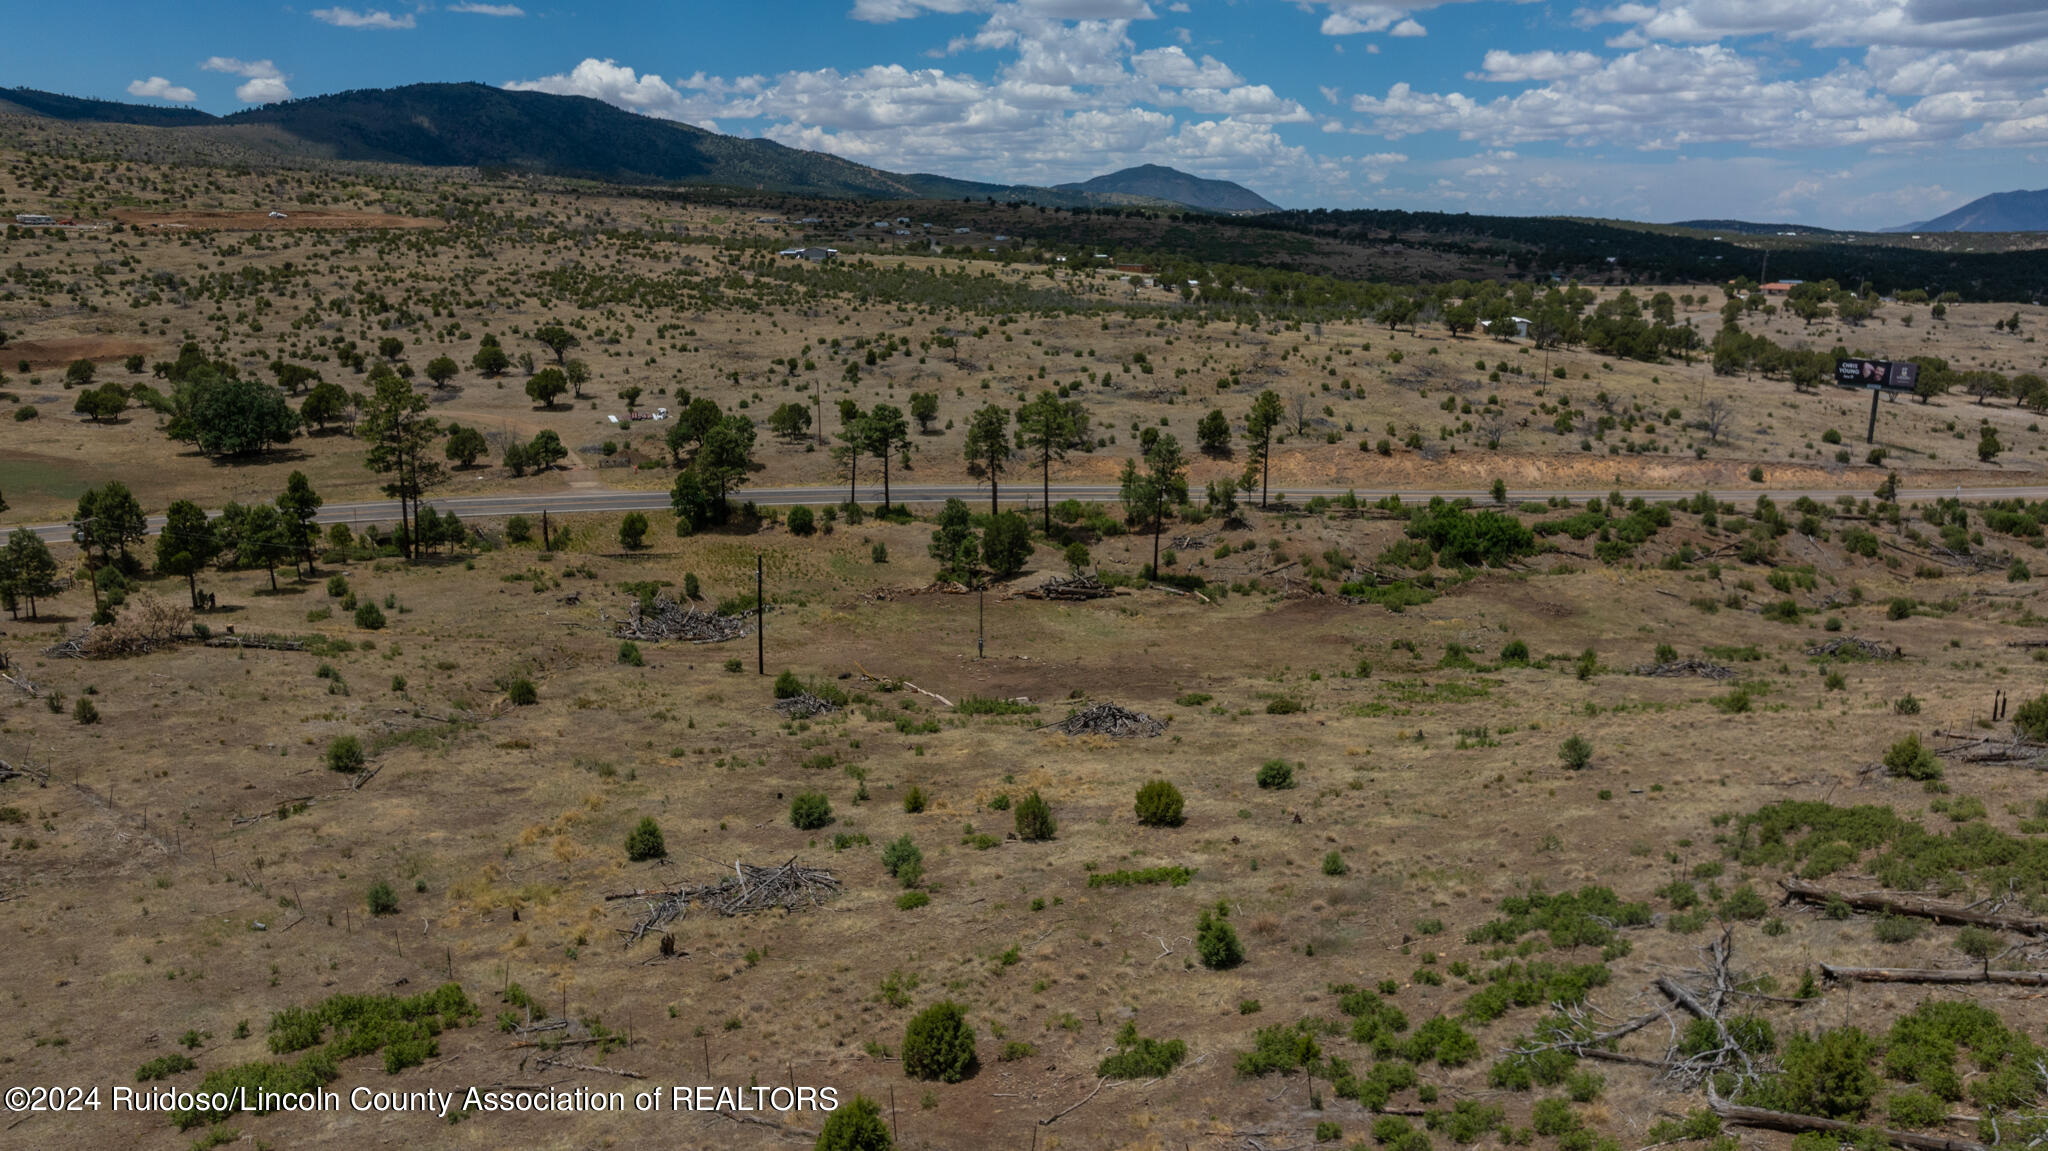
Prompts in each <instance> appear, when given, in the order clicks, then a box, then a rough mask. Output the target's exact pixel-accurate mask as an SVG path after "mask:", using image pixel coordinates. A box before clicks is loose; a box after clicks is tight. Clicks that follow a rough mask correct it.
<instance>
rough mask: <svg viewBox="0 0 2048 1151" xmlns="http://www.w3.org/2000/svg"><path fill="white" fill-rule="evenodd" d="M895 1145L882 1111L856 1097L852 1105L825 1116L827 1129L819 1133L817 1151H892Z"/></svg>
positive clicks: (870, 1102) (865, 1097) (868, 1101)
mask: <svg viewBox="0 0 2048 1151" xmlns="http://www.w3.org/2000/svg"><path fill="white" fill-rule="evenodd" d="M895 1145H896V1143H895V1140H893V1139H891V1138H889V1124H888V1123H887V1122H885V1121H884V1120H883V1119H882V1109H881V1108H880V1107H879V1106H877V1105H876V1104H875V1101H874V1100H872V1099H870V1098H868V1097H867V1096H865V1095H855V1096H854V1097H853V1101H852V1102H851V1103H849V1104H847V1105H846V1106H844V1107H841V1108H839V1109H838V1110H836V1111H834V1112H832V1114H831V1115H829V1116H827V1117H826V1119H825V1126H824V1127H823V1128H821V1129H820V1130H819V1131H818V1142H817V1148H816V1151H891V1148H893V1147H894V1146H895Z"/></svg>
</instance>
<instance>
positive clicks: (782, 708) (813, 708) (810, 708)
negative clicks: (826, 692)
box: [775, 691, 836, 719]
mask: <svg viewBox="0 0 2048 1151" xmlns="http://www.w3.org/2000/svg"><path fill="white" fill-rule="evenodd" d="M835 708H836V705H834V704H833V702H832V701H831V700H829V699H823V698H820V697H819V696H815V695H812V694H811V693H810V692H807V691H800V692H798V693H796V694H795V695H792V696H790V697H789V698H787V699H778V700H776V701H775V710H776V711H778V712H780V713H782V717H783V718H784V719H809V718H811V717H812V716H817V715H828V714H830V713H831V712H832V711H834V710H835Z"/></svg>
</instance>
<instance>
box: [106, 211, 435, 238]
mask: <svg viewBox="0 0 2048 1151" xmlns="http://www.w3.org/2000/svg"><path fill="white" fill-rule="evenodd" d="M113 215H114V218H115V219H116V220H119V221H121V222H122V223H124V224H127V225H128V226H129V227H132V228H164V229H204V230H208V231H220V232H293V231H301V230H316V231H333V230H356V229H382V228H399V229H413V228H442V227H446V226H447V223H448V222H447V221H446V220H440V219H435V218H433V217H428V216H400V215H394V214H392V213H389V212H336V211H323V210H320V209H317V208H316V209H311V210H300V211H285V213H284V215H283V216H282V217H278V216H273V215H271V214H270V213H269V212H254V211H249V212H238V211H230V210H226V209H181V210H177V211H148V210H144V209H140V208H124V209H121V210H119V211H117V212H115V213H114V214H113Z"/></svg>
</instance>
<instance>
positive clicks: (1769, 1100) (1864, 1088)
mask: <svg viewBox="0 0 2048 1151" xmlns="http://www.w3.org/2000/svg"><path fill="white" fill-rule="evenodd" d="M1876 1055H1877V1045H1876V1043H1875V1042H1873V1041H1872V1039H1871V1038H1870V1036H1868V1035H1866V1034H1864V1033H1863V1031H1862V1030H1861V1029H1859V1028H1856V1027H1836V1028H1831V1029H1829V1030H1825V1031H1822V1032H1820V1033H1819V1034H1817V1035H1810V1036H1809V1035H1794V1036H1792V1038H1791V1039H1790V1040H1789V1041H1787V1043H1786V1044H1785V1054H1784V1057H1783V1059H1782V1060H1781V1061H1780V1065H1781V1066H1782V1067H1783V1070H1782V1071H1780V1072H1779V1073H1778V1074H1777V1075H1774V1076H1770V1077H1768V1078H1766V1079H1763V1080H1761V1081H1759V1082H1758V1083H1757V1084H1756V1086H1755V1087H1754V1088H1753V1089H1752V1090H1750V1091H1749V1092H1746V1093H1745V1094H1744V1096H1743V1102H1746V1103H1755V1104H1756V1105H1758V1106H1762V1107H1768V1108H1771V1109H1773V1110H1778V1111H1792V1112H1796V1113H1798V1114H1801V1115H1819V1116H1822V1117H1823V1118H1828V1119H1846V1120H1856V1119H1861V1118H1862V1117H1863V1115H1864V1114H1865V1113H1866V1112H1867V1111H1869V1110H1870V1101H1871V1100H1872V1099H1873V1098H1874V1097H1875V1096H1876V1095H1877V1090H1878V1086H1879V1081H1878V1077H1877V1072H1875V1071H1873V1070H1872V1069H1871V1067H1870V1063H1871V1060H1872V1059H1873V1058H1875V1057H1876Z"/></svg>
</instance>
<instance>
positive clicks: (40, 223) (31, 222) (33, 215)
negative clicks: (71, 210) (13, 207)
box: [14, 212, 57, 228]
mask: <svg viewBox="0 0 2048 1151" xmlns="http://www.w3.org/2000/svg"><path fill="white" fill-rule="evenodd" d="M14 222H15V223H17V224H20V225H22V226H23V227H27V228H43V227H48V226H50V225H51V224H54V223H56V222H57V220H56V218H55V217H54V216H45V215H42V214H41V213H38V212H22V213H19V214H17V215H16V216H15V217H14Z"/></svg>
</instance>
